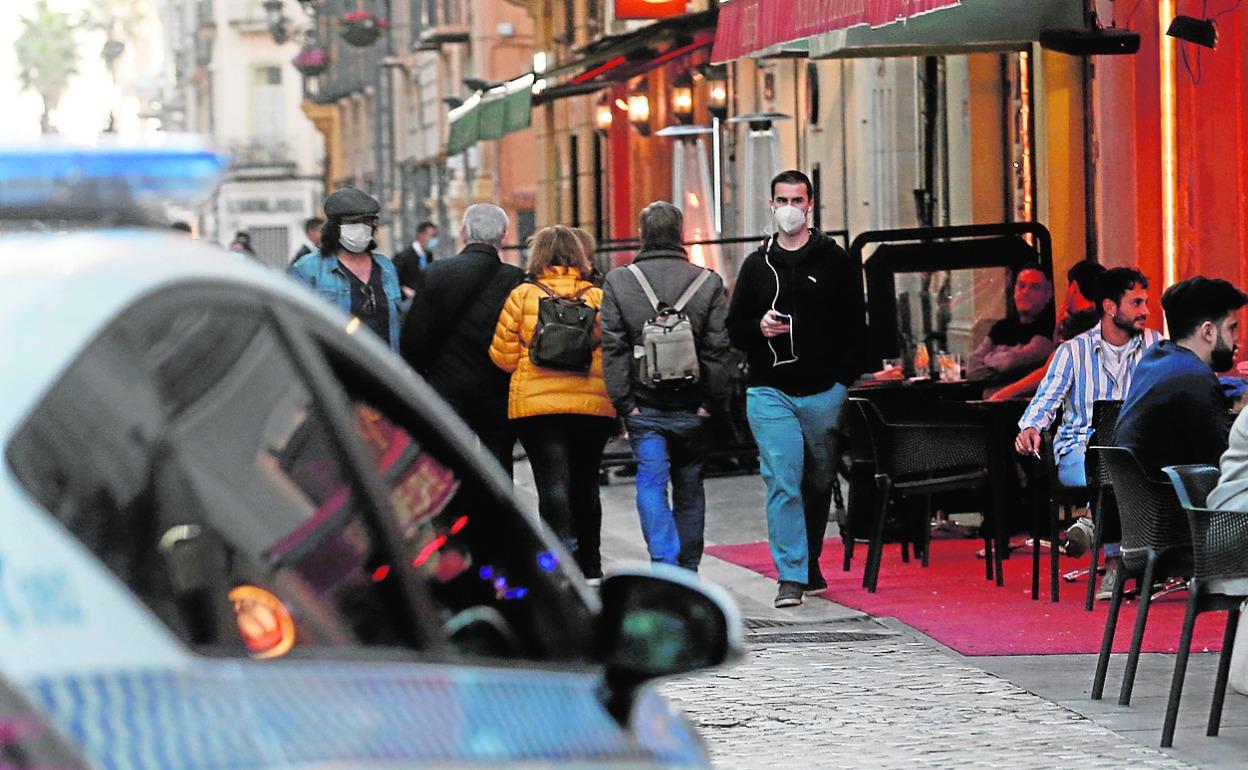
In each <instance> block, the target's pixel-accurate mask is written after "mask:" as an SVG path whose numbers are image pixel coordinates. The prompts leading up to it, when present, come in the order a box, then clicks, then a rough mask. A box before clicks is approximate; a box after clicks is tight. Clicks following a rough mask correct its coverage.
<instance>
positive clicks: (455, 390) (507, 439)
mask: <svg viewBox="0 0 1248 770" xmlns="http://www.w3.org/2000/svg"><path fill="white" fill-rule="evenodd" d="M508 224H509V222H508V220H507V213H506V212H505V211H503V210H502V209H501V208H499V207H498V206H495V205H492V204H489V203H475V204H473V205H471V206H469V207H468V208H467V210H465V211H464V220H463V227H462V228H461V230H460V237H461V238H462V239H463V241H464V248H463V250H462V251H461V252H460V253H459V254H457V255H455V256H453V257H448V258H446V259H439V260H436V261H434V262H432V263H431V264H430V265H429V269H428V270H426V271H425V273H424V279H423V286H422V290H421V291H419V292H417V293H416V296H415V297H413V299H412V305H411V308H410V309H409V310H408V313H407V318H406V319H405V320H404V323H403V332H402V335H401V336H400V344H399V350H400V353H401V354H402V356H403V358H404V359H405V360H406V361H407V362H408V364H410V365H411V366H412V368H413V369H415V370H416V371H417V373H419V374H420V375H421V376H422V377H424V378H425V379H426V380H427V381H428V382H429V384H430V385H431V386H432V387H433V389H434V390H436V391H437V392H438V393H439V395H441V396H442V398H444V399H445V400H446V402H447V403H448V404H450V406H451V408H452V409H454V410H455V412H456V413H457V414H458V415H459V416H460V417H462V418H463V420H464V422H466V423H467V424H468V427H469V428H471V429H472V430H473V431H474V432H475V433H476V434H477V437H478V438H479V439H480V440H481V443H482V445H483V446H484V447H485V449H486V450H487V451H489V452H490V453H491V454H492V455H494V457H495V458H496V459H497V460H498V462H499V464H500V465H502V466H503V470H504V471H505V472H506V474H507V476H508V477H510V476H511V471H512V450H513V449H514V447H515V443H516V437H515V433H514V432H513V431H512V427H511V425H510V424H509V423H508V420H507V381H508V377H507V374H506V373H505V372H503V371H501V370H499V368H498V367H497V366H495V365H494V362H493V361H491V360H490V354H489V351H490V343H491V342H492V341H493V339H494V328H495V326H496V325H497V324H498V315H499V312H500V311H501V310H502V308H503V301H504V300H505V299H507V295H508V294H509V293H511V290H512V289H514V288H515V287H516V286H517V285H518V284H519V283H520V282H521V281H523V280H524V272H523V271H522V270H520V268H518V267H515V266H513V265H508V264H505V263H504V262H503V261H502V260H501V259H500V258H499V255H498V250H499V247H500V246H502V244H503V238H504V237H505V236H506V234H507V227H508Z"/></svg>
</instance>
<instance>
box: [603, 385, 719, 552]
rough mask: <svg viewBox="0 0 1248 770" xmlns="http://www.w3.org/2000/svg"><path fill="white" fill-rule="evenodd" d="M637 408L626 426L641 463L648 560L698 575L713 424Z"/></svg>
mask: <svg viewBox="0 0 1248 770" xmlns="http://www.w3.org/2000/svg"><path fill="white" fill-rule="evenodd" d="M639 409H640V414H630V415H628V416H627V417H625V418H624V424H625V426H626V427H627V428H628V442H629V444H631V445H632V447H633V457H635V458H636V459H637V513H638V515H639V516H640V517H641V533H642V535H644V536H645V538H646V548H648V549H649V551H650V561H655V562H662V563H664V564H676V565H679V566H681V567H684V568H685V569H691V570H693V571H694V572H696V571H697V570H698V565H699V564H700V563H701V562H702V531H703V525H704V523H705V521H706V493H705V490H704V489H703V487H702V468H703V466H704V465H705V464H706V455H707V453H708V452H709V451H710V448H711V443H710V429H709V428H710V426H709V425H708V423H709V422H710V420H709V419H708V418H706V417H699V416H698V415H697V414H696V413H695V412H665V411H662V410H660V409H651V408H648V407H644V406H643V407H639ZM669 482H670V483H671V485H672V497H671V501H670V503H669V501H668V496H667V485H668V483H669Z"/></svg>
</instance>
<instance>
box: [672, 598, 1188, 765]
mask: <svg viewBox="0 0 1248 770" xmlns="http://www.w3.org/2000/svg"><path fill="white" fill-rule="evenodd" d="M868 624H869V625H870V626H873V627H874V626H875V624H874V623H870V622H868ZM868 624H864V623H861V622H859V623H854V622H849V623H840V624H834V625H829V626H826V627H825V626H821V627H820V631H821V632H824V633H823V634H821V633H811V636H812V638H813V640H815V641H812V643H799V644H793V643H788V644H785V643H781V644H774V643H763V644H750V646H749V654H748V657H747V659H746V660H745V661H743V662H742V663H740V664H738V665H737V666H734V667H732V668H729V669H725V670H722V671H712V672H709V673H706V674H702V675H698V676H693V677H689V678H686V679H682V680H679V681H673V682H670V683H668V684H667V685H665V686H664V688H663V690H664V692H665V693H666V694H667V696H668V697H669V698H670V699H671V700H672V701H673V702H674V703H677V704H679V705H680V706H681V707H682V708H683V709H684V710H685V712H686V713H687V714H688V715H689V717H690V718H691V719H692V720H693V721H694V722H695V723H696V724H697V725H698V727H699V729H700V730H701V732H702V735H703V736H704V737H705V739H706V741H707V743H708V744H709V746H710V749H711V753H712V756H713V757H714V760H715V766H716V767H717V768H722V770H738V769H739V770H753V769H755V768H837V767H844V768H851V767H852V768H900V767H931V768H952V767H959V768H963V767H1011V768H1052V767H1072V768H1073V767H1078V768H1082V769H1084V770H1086V769H1088V768H1121V767H1132V768H1189V767H1192V766H1191V765H1188V764H1186V763H1184V762H1181V761H1179V760H1176V759H1174V758H1172V757H1168V756H1166V755H1165V754H1162V753H1161V752H1160V751H1157V750H1155V749H1150V748H1147V747H1145V746H1143V745H1141V744H1139V743H1136V742H1135V741H1132V740H1130V739H1128V738H1124V737H1122V736H1120V735H1118V734H1116V733H1114V732H1112V731H1110V730H1109V729H1107V728H1105V727H1102V726H1100V725H1098V724H1096V723H1095V722H1092V721H1090V720H1088V719H1086V718H1084V717H1083V716H1081V715H1079V714H1077V713H1075V712H1073V711H1070V710H1068V709H1066V708H1063V707H1061V706H1058V705H1057V704H1054V703H1051V702H1049V701H1047V700H1045V699H1043V698H1040V697H1039V696H1036V695H1032V694H1031V693H1029V692H1027V691H1025V690H1023V689H1022V688H1020V687H1017V686H1015V685H1013V684H1010V683H1009V682H1006V681H1005V680H1003V679H1000V678H998V677H995V676H992V675H990V674H986V673H984V672H982V671H980V670H978V669H975V668H972V667H970V666H967V665H964V664H962V663H960V662H958V661H957V660H955V659H954V658H952V657H950V656H949V655H947V654H945V653H943V652H942V651H940V650H937V649H934V648H933V647H932V646H931V645H929V644H927V643H926V642H924V641H920V640H917V639H913V638H908V635H906V634H890V635H885V636H881V637H880V638H876V639H867V640H856V639H855V638H854V637H855V634H852V633H851V634H844V635H842V636H843V639H842V640H837V634H836V633H835V632H832V633H830V634H827V631H826V629H827V628H833V627H836V628H842V629H844V628H852V629H854V630H855V631H857V630H858V627H860V626H863V625H868ZM774 630H776V629H767V631H768V632H771V631H774ZM803 630H805V627H803ZM824 634H827V635H824ZM862 636H867V634H862Z"/></svg>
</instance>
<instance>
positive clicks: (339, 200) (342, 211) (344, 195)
mask: <svg viewBox="0 0 1248 770" xmlns="http://www.w3.org/2000/svg"><path fill="white" fill-rule="evenodd" d="M380 212H381V204H380V203H378V202H377V199H376V198H374V197H373V196H371V195H369V194H368V193H366V192H364V191H363V190H360V189H357V188H355V187H343V188H342V189H340V190H334V191H333V192H332V193H330V194H329V197H328V198H326V199H325V217H326V218H327V219H345V218H347V217H375V216H377V215H378V214H379V213H380Z"/></svg>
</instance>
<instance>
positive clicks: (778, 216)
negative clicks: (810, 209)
mask: <svg viewBox="0 0 1248 770" xmlns="http://www.w3.org/2000/svg"><path fill="white" fill-rule="evenodd" d="M771 214H772V217H773V218H774V219H775V220H776V227H778V228H780V232H782V233H784V234H785V235H795V234H796V233H797V231H799V230H801V229H802V226H803V225H805V224H806V212H805V211H802V210H801V209H799V208H798V207H797V206H794V205H792V204H785V205H783V206H781V207H780V208H775V209H772V210H771Z"/></svg>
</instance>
